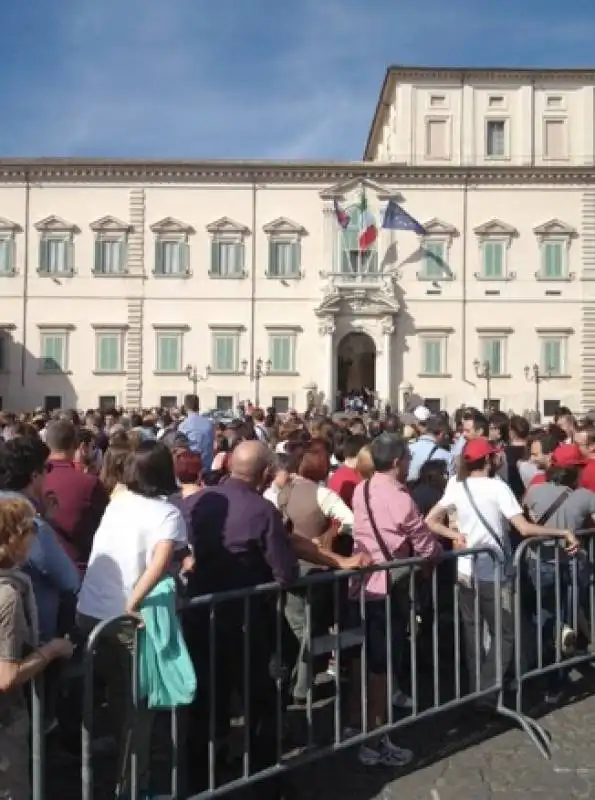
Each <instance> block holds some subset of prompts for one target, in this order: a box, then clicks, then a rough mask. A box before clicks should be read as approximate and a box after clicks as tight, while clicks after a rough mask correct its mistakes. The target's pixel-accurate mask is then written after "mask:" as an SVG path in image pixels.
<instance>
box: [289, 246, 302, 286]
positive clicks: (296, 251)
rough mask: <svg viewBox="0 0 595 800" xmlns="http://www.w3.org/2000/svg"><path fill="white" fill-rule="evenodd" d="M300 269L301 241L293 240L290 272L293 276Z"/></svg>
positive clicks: (297, 273)
mask: <svg viewBox="0 0 595 800" xmlns="http://www.w3.org/2000/svg"><path fill="white" fill-rule="evenodd" d="M301 271H302V243H301V242H294V243H293V244H292V245H291V274H292V275H293V276H294V277H295V276H297V275H299V274H300V273H301Z"/></svg>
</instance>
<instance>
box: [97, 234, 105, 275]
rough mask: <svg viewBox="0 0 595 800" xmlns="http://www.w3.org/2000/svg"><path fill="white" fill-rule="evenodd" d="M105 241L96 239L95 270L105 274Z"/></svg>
mask: <svg viewBox="0 0 595 800" xmlns="http://www.w3.org/2000/svg"><path fill="white" fill-rule="evenodd" d="M103 254H104V253H103V242H102V241H100V240H99V239H96V240H95V272H97V273H99V274H100V275H103V274H104V273H105V263H104V258H103Z"/></svg>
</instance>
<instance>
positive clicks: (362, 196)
mask: <svg viewBox="0 0 595 800" xmlns="http://www.w3.org/2000/svg"><path fill="white" fill-rule="evenodd" d="M366 210H367V201H366V188H365V186H364V184H363V183H360V200H359V236H358V237H357V249H358V253H359V255H358V266H359V269H358V273H359V274H360V275H363V273H364V251H363V250H362V248H361V246H360V242H361V239H362V234H363V232H364V213H365V211H366Z"/></svg>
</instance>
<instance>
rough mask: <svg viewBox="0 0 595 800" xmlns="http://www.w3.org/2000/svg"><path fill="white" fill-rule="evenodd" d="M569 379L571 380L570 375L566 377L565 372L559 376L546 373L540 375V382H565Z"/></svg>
mask: <svg viewBox="0 0 595 800" xmlns="http://www.w3.org/2000/svg"><path fill="white" fill-rule="evenodd" d="M569 378H572V375H568V374H567V373H566V372H563V373H561V374H560V375H548V374H547V372H543V373H541V377H540V380H542V381H566V380H568V379H569Z"/></svg>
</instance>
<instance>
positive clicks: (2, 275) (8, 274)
mask: <svg viewBox="0 0 595 800" xmlns="http://www.w3.org/2000/svg"><path fill="white" fill-rule="evenodd" d="M16 274H17V271H16V269H10V270H8V271H7V272H0V278H14V276H15V275H16Z"/></svg>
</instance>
